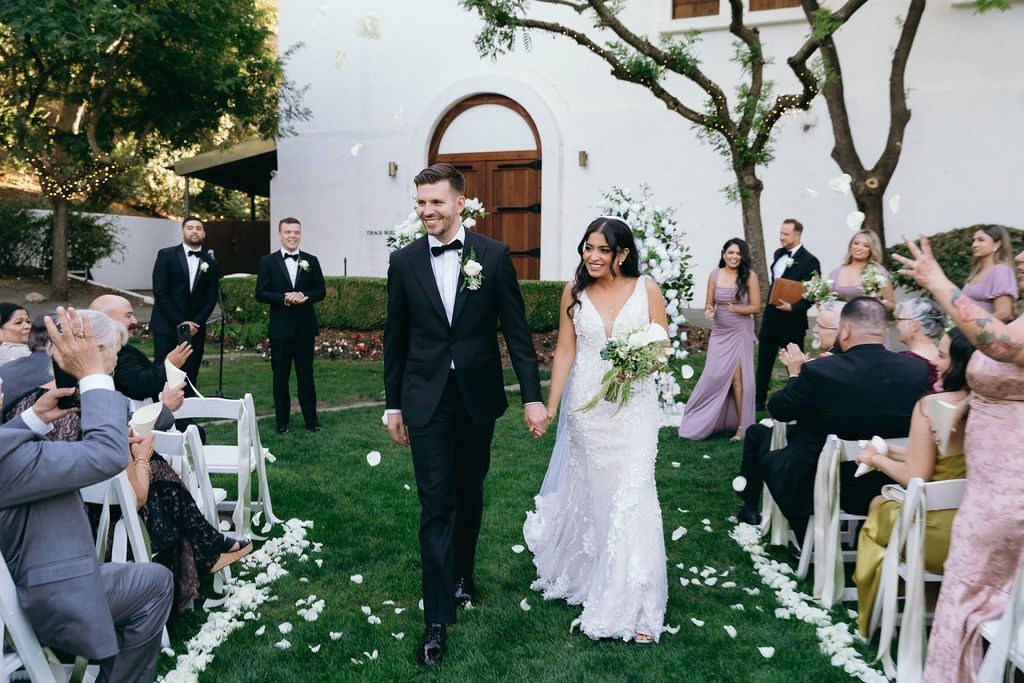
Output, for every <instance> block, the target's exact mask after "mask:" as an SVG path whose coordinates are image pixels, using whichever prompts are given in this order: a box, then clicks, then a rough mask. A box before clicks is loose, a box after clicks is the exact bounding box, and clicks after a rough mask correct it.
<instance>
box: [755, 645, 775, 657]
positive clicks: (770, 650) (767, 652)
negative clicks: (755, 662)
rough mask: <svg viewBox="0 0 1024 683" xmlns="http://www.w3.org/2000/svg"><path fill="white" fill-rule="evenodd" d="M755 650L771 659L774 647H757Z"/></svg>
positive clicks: (773, 654)
mask: <svg viewBox="0 0 1024 683" xmlns="http://www.w3.org/2000/svg"><path fill="white" fill-rule="evenodd" d="M757 651H758V652H760V653H761V656H762V657H764V658H765V659H771V658H772V657H773V656H775V648H774V647H759V648H757Z"/></svg>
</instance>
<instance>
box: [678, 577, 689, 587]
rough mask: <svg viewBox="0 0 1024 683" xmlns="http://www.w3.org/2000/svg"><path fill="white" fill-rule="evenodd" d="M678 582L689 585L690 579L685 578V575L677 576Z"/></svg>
mask: <svg viewBox="0 0 1024 683" xmlns="http://www.w3.org/2000/svg"><path fill="white" fill-rule="evenodd" d="M679 583H680V584H682V585H683V586H689V585H690V580H689V579H688V578H686V577H685V576H680V577H679Z"/></svg>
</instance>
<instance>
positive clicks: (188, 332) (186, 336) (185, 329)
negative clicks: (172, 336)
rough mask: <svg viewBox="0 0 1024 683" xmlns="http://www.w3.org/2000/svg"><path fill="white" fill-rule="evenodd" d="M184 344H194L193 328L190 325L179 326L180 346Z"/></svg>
mask: <svg viewBox="0 0 1024 683" xmlns="http://www.w3.org/2000/svg"><path fill="white" fill-rule="evenodd" d="M182 342H188V343H189V344H191V343H192V328H191V327H189V324H188V323H182V324H180V325H178V344H181V343H182Z"/></svg>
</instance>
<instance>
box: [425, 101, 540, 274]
mask: <svg viewBox="0 0 1024 683" xmlns="http://www.w3.org/2000/svg"><path fill="white" fill-rule="evenodd" d="M429 156H430V162H429V163H435V162H446V163H449V164H451V165H453V166H455V167H456V168H457V169H459V170H460V171H462V173H463V175H465V176H466V197H468V198H472V197H478V198H479V199H480V201H481V202H483V205H484V210H485V211H487V213H488V215H487V216H486V217H484V218H483V219H482V220H480V221H478V222H477V224H476V226H475V227H474V228H473V229H474V230H475V231H477V232H479V233H480V234H482V235H487V236H488V237H491V238H493V239H496V240H499V241H501V242H504V243H505V244H507V245H509V248H510V249H511V250H512V262H513V264H514V265H515V268H516V274H517V275H518V276H519V278H520V279H522V280H536V279H538V278H539V277H540V211H541V147H540V135H538V133H537V127H536V126H535V125H534V123H533V119H531V118H530V115H529V114H528V113H527V112H526V110H525V109H524V108H523V107H522V106H521V105H520V104H519V103H517V102H516V101H514V100H511V99H509V98H507V97H504V96H503V95H495V94H484V95H474V96H473V97H470V98H467V99H465V100H462V101H461V102H459V103H458V104H456V105H455V106H454V107H452V109H451V110H450V111H449V112H448V113H447V114H446V115H445V116H444V118H443V119H441V122H440V124H438V126H437V130H436V131H435V132H434V138H433V140H432V141H431V144H430V155H429Z"/></svg>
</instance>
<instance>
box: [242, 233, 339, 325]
mask: <svg viewBox="0 0 1024 683" xmlns="http://www.w3.org/2000/svg"><path fill="white" fill-rule="evenodd" d="M303 261H305V262H306V264H307V265H308V267H307V268H302V266H301V265H300V266H299V268H298V270H297V271H296V275H295V285H294V286H292V280H291V278H290V277H288V268H287V267H286V266H285V265H284V256H282V255H281V250H280V249H278V250H277V251H275V252H272V253H270V254H267V255H266V256H264V257H263V258H262V259H260V267H259V270H258V271H257V272H256V300H257V301H262V302H263V303H265V304H270V329H269V332H268V337H269V338H270V339H301V338H306V337H308V338H310V339H312V338H313V337H315V336H317V335H318V334H320V326H319V325H318V324H317V320H316V311H315V310H313V304H315V303H317V302H318V301H323V300H324V297H325V296H327V285H325V284H324V274H323V272H322V271H321V270H320V262H319V261H317V259H316V256H313V255H312V254H310V253H308V252H305V251H301V250H300V251H299V263H300V264H301V263H302V262H303ZM288 292H302V293H303V294H304V295H306V296H308V297H309V299H308V300H307V301H306V303H303V304H298V305H292V304H285V302H284V295H285V294H286V293H288Z"/></svg>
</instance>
